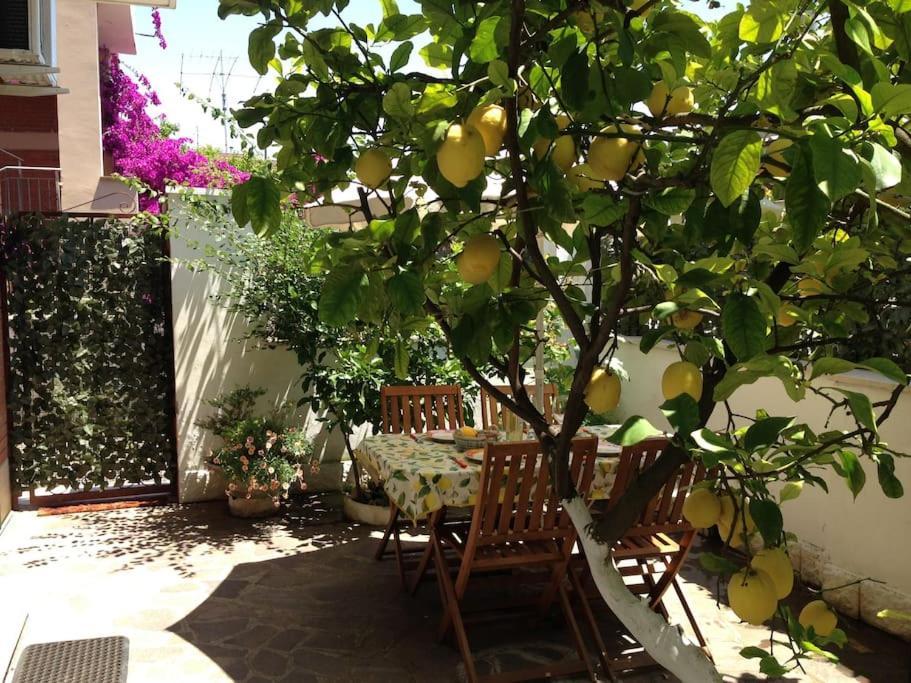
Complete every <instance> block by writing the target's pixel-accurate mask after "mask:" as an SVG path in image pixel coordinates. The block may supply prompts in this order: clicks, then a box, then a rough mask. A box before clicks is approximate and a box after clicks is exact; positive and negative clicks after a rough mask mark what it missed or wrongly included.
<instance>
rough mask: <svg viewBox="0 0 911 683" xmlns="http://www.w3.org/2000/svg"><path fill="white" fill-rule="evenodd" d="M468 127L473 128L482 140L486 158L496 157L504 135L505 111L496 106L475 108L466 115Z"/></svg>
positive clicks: (489, 105)
mask: <svg viewBox="0 0 911 683" xmlns="http://www.w3.org/2000/svg"><path fill="white" fill-rule="evenodd" d="M468 125H470V126H474V127H475V128H476V129H477V131H478V132H479V133H480V134H481V137H482V138H484V151H485V152H486V153H487V156H489V157H493V156H496V155H497V152H498V151H499V150H500V147H501V146H502V145H503V136H504V135H506V110H505V109H504V108H503V107H501V106H500V105H498V104H488V105H487V106H486V107H475V108H474V110H472V112H471V114H469V115H468Z"/></svg>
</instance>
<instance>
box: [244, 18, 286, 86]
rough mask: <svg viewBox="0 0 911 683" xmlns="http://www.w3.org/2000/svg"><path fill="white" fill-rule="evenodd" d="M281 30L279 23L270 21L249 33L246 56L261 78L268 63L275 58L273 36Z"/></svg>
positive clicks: (267, 67) (266, 69)
mask: <svg viewBox="0 0 911 683" xmlns="http://www.w3.org/2000/svg"><path fill="white" fill-rule="evenodd" d="M281 30H282V25H281V22H274V21H270V22H269V23H268V24H265V25H263V26H259V27H257V28H255V29H253V30H252V31H251V32H250V38H249V41H248V43H247V55H248V56H249V58H250V66H252V67H253V68H254V69H255V70H256V72H257V73H258V74H260V75H261V76H265V75H266V71H268V69H269V62H271V61H272V59H273V58H274V57H275V36H277V35H278V34H279V33H280V32H281Z"/></svg>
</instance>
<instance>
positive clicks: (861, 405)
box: [836, 389, 877, 433]
mask: <svg viewBox="0 0 911 683" xmlns="http://www.w3.org/2000/svg"><path fill="white" fill-rule="evenodd" d="M836 391H837V392H839V393H840V394H844V396H845V398H846V399H848V406H849V407H850V408H851V413H852V414H853V415H854V419H855V420H857V422H858V424H861V425H863V426H864V427H866V428H867V429H869V430H870V431H872V432H873V433H876V430H877V428H876V415H875V414H874V412H873V404H872V403H871V402H870V397H869V396H867V395H866V394H861V393H859V392H856V391H848V390H847V389H836Z"/></svg>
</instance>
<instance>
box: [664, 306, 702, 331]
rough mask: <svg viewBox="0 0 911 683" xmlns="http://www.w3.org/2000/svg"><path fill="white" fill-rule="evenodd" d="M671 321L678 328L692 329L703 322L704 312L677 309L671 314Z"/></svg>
mask: <svg viewBox="0 0 911 683" xmlns="http://www.w3.org/2000/svg"><path fill="white" fill-rule="evenodd" d="M671 322H673V323H674V327H676V328H677V329H678V330H692V329H694V328H696V327H698V326H699V323H701V322H702V313H699V312H698V311H687V310H683V311H677V312H676V313H674V314H673V315H672V316H671Z"/></svg>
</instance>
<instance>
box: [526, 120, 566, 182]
mask: <svg viewBox="0 0 911 683" xmlns="http://www.w3.org/2000/svg"><path fill="white" fill-rule="evenodd" d="M556 123H557V130H563V129H564V128H566V127H567V126H568V125H569V124H570V123H572V121H571V120H570V118H569V117H568V116H566V115H565V114H559V115H558V116H557V117H556ZM551 142H553V144H551ZM532 149H534V151H535V156H536V157H537V158H539V159H541V158H543V157H544V155H546V154H547V152H548V150H549V151H550V158H551V159H552V160H553V162H554V163H555V164H556V165H557V166H558V167H559V168H560V170H561V171H563V172H566V171H568V170H569V169H570V167H571V166H572V165H573V164H574V163H576V141H575V140H573V138H572V136H571V135H561V136H559V137H558V138H557V139H556V140H553V141H552V140H550V139H548V138H538V139H537V140H536V141H535V144H534V145H532Z"/></svg>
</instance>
